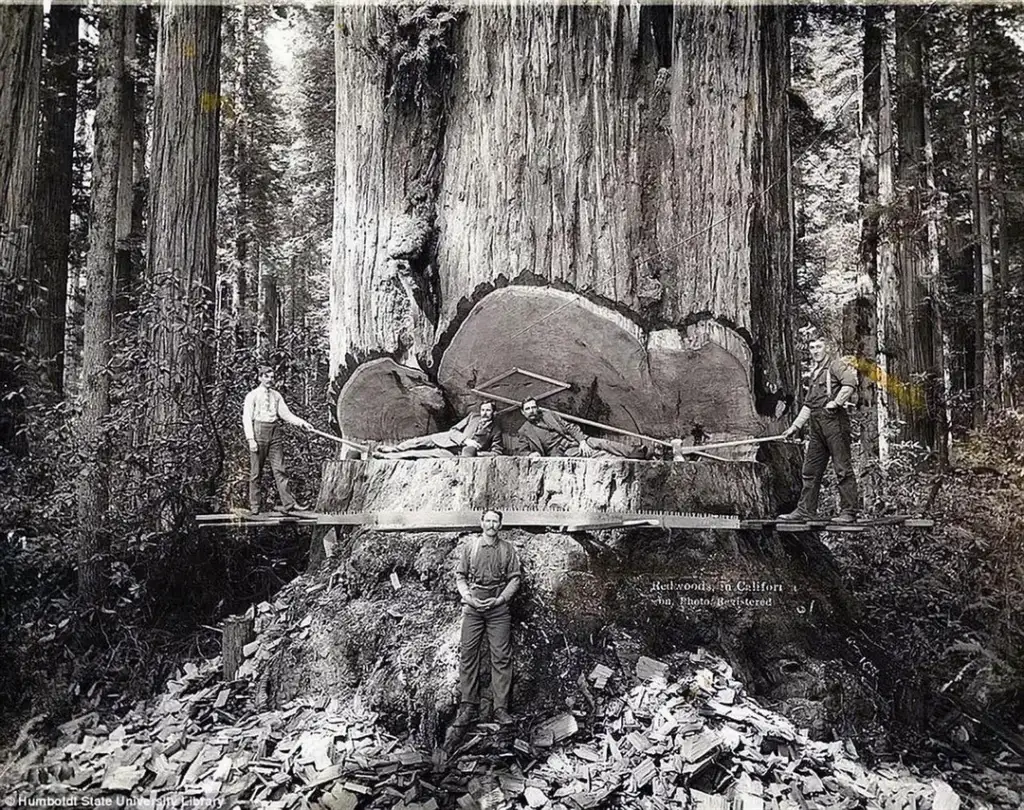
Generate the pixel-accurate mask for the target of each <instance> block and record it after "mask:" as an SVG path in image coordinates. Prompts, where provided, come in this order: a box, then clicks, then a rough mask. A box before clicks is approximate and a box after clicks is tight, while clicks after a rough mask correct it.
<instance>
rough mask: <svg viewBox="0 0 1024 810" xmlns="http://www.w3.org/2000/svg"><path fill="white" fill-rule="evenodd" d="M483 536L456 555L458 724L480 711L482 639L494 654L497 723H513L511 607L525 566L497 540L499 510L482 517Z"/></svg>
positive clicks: (504, 542) (507, 545)
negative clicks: (510, 705) (459, 605)
mask: <svg viewBox="0 0 1024 810" xmlns="http://www.w3.org/2000/svg"><path fill="white" fill-rule="evenodd" d="M480 529H481V533H480V534H478V535H476V536H475V537H472V538H470V539H468V540H465V541H464V542H463V543H462V545H461V546H459V549H458V551H457V554H458V562H457V563H456V566H455V584H456V586H457V587H458V589H459V596H461V597H462V605H463V607H462V644H461V653H460V656H459V691H460V693H461V700H462V702H461V704H460V705H459V711H458V714H456V716H455V725H456V726H466V725H469V723H470V721H471V720H473V719H474V718H475V717H476V716H477V714H478V713H479V711H480V681H481V677H482V675H483V673H482V672H481V667H480V658H481V653H482V652H483V645H484V639H485V638H486V640H487V646H488V648H489V650H490V658H491V693H492V698H493V705H494V720H495V721H496V722H498V723H501V724H502V725H507V724H509V723H511V722H512V716H511V715H510V714H509V713H508V699H509V694H510V692H511V691H512V618H511V615H510V614H509V609H508V603H509V602H511V601H512V597H513V596H515V595H516V591H517V590H519V580H520V578H521V576H522V567H521V565H520V562H519V553H518V552H517V551H516V549H515V547H514V546H513V545H512V544H511V543H510V542H508V540H504V539H502V538H501V537H499V536H498V531H499V529H501V512H499V511H498V510H497V509H488V510H487V511H485V512H484V513H483V514H482V515H481V516H480Z"/></svg>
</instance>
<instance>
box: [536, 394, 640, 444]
mask: <svg viewBox="0 0 1024 810" xmlns="http://www.w3.org/2000/svg"><path fill="white" fill-rule="evenodd" d="M523 416H524V417H526V421H525V422H523V426H522V427H521V428H519V433H518V436H519V440H520V443H521V444H522V445H523V449H525V450H526V452H527V453H528V454H529V456H530V457H531V458H540V457H541V456H570V457H572V456H584V457H586V458H596V457H599V456H618V457H619V458H641V459H642V458H646V457H647V453H646V451H645V449H644V447H643V446H642V445H641V446H637V447H630V446H629V445H625V444H623V443H621V442H613V441H610V440H608V439H594V438H591V437H589V436H587V435H586V434H584V433H583V431H582V430H580V428H579V426H578V425H574V424H573V423H572V422H569V421H567V420H565V419H563V418H562V417H561V416H559V415H558V414H554V413H551V412H550V411H543V410H541V409H540V407H539V406H538V405H537V400H535V399H527V400H524V401H523Z"/></svg>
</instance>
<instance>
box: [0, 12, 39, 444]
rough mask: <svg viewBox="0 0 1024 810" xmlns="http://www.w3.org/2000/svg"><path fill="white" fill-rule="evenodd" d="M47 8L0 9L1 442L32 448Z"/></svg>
mask: <svg viewBox="0 0 1024 810" xmlns="http://www.w3.org/2000/svg"><path fill="white" fill-rule="evenodd" d="M42 31H43V8H42V6H41V5H40V6H37V5H11V6H0V121H2V122H3V125H2V129H0V351H2V352H3V354H4V359H3V361H2V364H0V372H2V373H0V380H2V382H0V447H3V448H5V449H7V450H10V451H15V452H18V453H24V452H26V451H27V449H28V448H27V444H26V440H25V436H24V433H23V431H22V427H23V418H24V413H23V409H24V399H23V395H22V393H21V378H22V377H23V372H19V371H18V370H17V369H18V367H19V365H20V364H19V361H18V359H16V358H20V356H22V355H23V353H24V348H25V334H24V326H23V322H22V317H21V316H22V313H23V312H24V310H25V306H26V304H27V303H28V297H27V295H26V294H25V290H26V289H28V282H29V278H30V272H31V267H32V264H31V248H32V213H33V204H32V201H33V199H34V193H35V173H36V172H35V170H36V144H37V137H38V131H39V77H40V67H41V62H42Z"/></svg>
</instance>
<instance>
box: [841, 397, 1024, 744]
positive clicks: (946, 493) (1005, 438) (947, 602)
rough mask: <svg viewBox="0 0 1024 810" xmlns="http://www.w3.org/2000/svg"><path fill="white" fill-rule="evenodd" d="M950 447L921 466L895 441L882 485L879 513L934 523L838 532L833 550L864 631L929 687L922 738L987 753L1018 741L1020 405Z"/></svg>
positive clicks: (1023, 466) (1023, 481)
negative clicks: (948, 457) (947, 454)
mask: <svg viewBox="0 0 1024 810" xmlns="http://www.w3.org/2000/svg"><path fill="white" fill-rule="evenodd" d="M956 451H957V452H956V453H955V454H954V457H955V459H956V460H955V461H954V463H953V465H952V466H951V468H950V469H948V470H945V471H940V472H936V471H934V470H931V471H928V472H921V471H920V468H919V467H918V466H917V465H918V462H919V460H920V454H919V453H918V452H917V451H916V450H915V448H913V447H900V448H897V450H896V452H895V453H894V460H893V462H892V464H891V466H890V468H889V470H888V471H887V476H886V480H885V486H884V488H879V491H880V492H882V494H881V495H880V496H879V497H878V498H877V500H876V503H875V505H874V511H875V512H876V513H904V512H908V513H916V512H919V511H921V510H924V511H925V513H926V516H927V517H931V518H933V519H934V520H935V526H934V528H933V529H931V530H929V531H908V530H906V529H877V530H874V531H872V532H870V533H865V534H859V535H842V536H840V537H839V539H838V540H837V541H836V542H835V543H834V545H833V551H834V553H835V554H836V556H837V558H838V559H839V561H840V564H841V566H842V567H843V569H844V571H845V572H846V576H847V582H848V584H849V586H850V588H851V590H852V591H853V592H854V593H855V595H856V596H857V598H858V599H859V600H860V602H861V604H862V607H863V614H862V616H863V621H862V626H863V629H864V634H865V636H866V637H867V638H870V639H871V640H872V641H873V642H874V643H876V644H877V645H878V647H879V648H881V649H882V650H884V652H885V653H886V654H887V656H888V657H890V658H892V659H894V660H897V661H899V662H901V663H902V665H903V667H904V670H905V671H904V677H905V678H906V680H907V682H908V683H912V684H915V685H916V687H917V689H918V691H919V693H920V694H923V695H926V696H928V697H927V698H926V700H925V701H924V704H925V705H924V706H923V711H922V712H921V714H920V717H919V721H920V728H919V729H918V731H919V732H921V734H922V735H923V736H924V737H925V743H926V747H929V748H932V749H935V750H938V751H939V752H940V753H943V754H944V755H945V754H947V753H949V746H950V745H953V746H956V745H966V744H969V745H971V746H972V747H973V746H974V745H976V744H979V745H991V749H990V751H992V752H993V753H994V752H995V751H998V750H1000V749H1005V748H1007V747H1011V748H1012V747H1014V746H1018V747H1019V746H1021V745H1024V740H1022V739H1021V738H1020V732H1021V730H1022V727H1021V726H1019V725H1018V723H1020V718H1022V717H1024V614H1022V613H1021V611H1020V605H1021V604H1022V603H1024V413H1018V412H1006V413H1003V414H1000V415H998V416H996V417H994V418H993V421H992V423H991V424H990V425H989V426H988V427H987V428H986V430H985V431H984V432H982V433H979V434H976V435H972V436H970V437H969V438H968V440H967V441H965V442H963V443H961V444H959V445H958V446H957V448H956ZM925 732H926V733H925ZM1019 753H1020V754H1022V755H1024V751H1020V752H1019Z"/></svg>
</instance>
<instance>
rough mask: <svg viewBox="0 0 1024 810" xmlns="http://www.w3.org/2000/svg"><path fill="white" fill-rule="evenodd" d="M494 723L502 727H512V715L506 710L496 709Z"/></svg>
mask: <svg viewBox="0 0 1024 810" xmlns="http://www.w3.org/2000/svg"><path fill="white" fill-rule="evenodd" d="M494 722H495V723H498V724H499V725H502V726H510V725H512V715H511V714H509V713H508V712H507V711H506V710H505V709H495V710H494Z"/></svg>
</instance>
